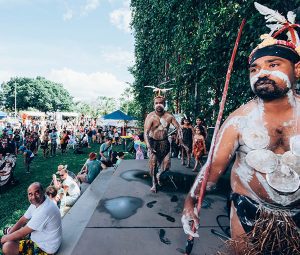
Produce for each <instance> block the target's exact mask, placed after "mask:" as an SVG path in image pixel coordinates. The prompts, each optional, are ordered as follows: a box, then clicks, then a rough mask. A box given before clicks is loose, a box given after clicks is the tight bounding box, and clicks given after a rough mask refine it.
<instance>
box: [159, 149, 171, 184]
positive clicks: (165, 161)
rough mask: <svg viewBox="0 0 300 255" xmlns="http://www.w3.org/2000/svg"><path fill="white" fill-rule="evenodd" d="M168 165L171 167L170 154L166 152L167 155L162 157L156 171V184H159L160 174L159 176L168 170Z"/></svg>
mask: <svg viewBox="0 0 300 255" xmlns="http://www.w3.org/2000/svg"><path fill="white" fill-rule="evenodd" d="M170 167H171V154H170V153H168V155H167V156H166V157H165V158H164V159H163V162H162V163H161V167H160V169H159V171H158V173H157V174H156V178H157V182H158V185H160V186H161V182H160V176H161V174H162V173H163V172H165V171H167V170H169V169H170Z"/></svg>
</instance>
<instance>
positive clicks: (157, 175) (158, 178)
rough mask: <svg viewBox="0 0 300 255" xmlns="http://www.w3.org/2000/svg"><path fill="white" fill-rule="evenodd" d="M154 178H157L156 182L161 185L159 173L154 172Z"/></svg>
mask: <svg viewBox="0 0 300 255" xmlns="http://www.w3.org/2000/svg"><path fill="white" fill-rule="evenodd" d="M156 179H157V184H158V185H159V186H161V182H160V173H157V174H156Z"/></svg>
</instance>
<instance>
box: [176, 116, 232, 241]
mask: <svg viewBox="0 0 300 255" xmlns="http://www.w3.org/2000/svg"><path fill="white" fill-rule="evenodd" d="M230 122H231V121H230V120H229V121H226V122H225V123H224V125H223V127H222V128H221V130H220V132H219V135H218V138H217V141H216V147H215V151H214V155H213V158H212V163H211V168H210V172H209V177H208V182H207V187H206V190H207V191H209V190H212V189H213V188H214V187H215V185H216V183H217V181H218V179H219V178H220V177H221V175H222V174H223V173H224V171H225V170H226V167H227V165H228V164H229V162H230V161H231V159H232V157H233V156H234V153H235V151H236V149H237V148H238V131H237V128H236V127H235V125H234V124H230ZM208 167H209V162H207V163H206V164H205V165H204V166H203V167H202V169H201V171H200V173H199V174H198V175H197V177H196V179H195V182H194V184H193V186H192V188H191V190H190V192H189V193H188V195H187V197H186V200H185V203H184V210H183V216H182V218H181V221H182V225H183V229H184V232H185V233H186V234H188V235H191V236H194V237H198V236H199V235H198V233H194V232H193V231H192V229H191V225H192V223H193V222H194V223H195V226H198V224H199V217H198V215H197V210H195V209H196V203H197V199H198V196H199V191H200V188H201V185H202V179H203V175H204V172H205V170H206V169H207V168H208Z"/></svg>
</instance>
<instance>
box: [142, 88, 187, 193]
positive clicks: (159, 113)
mask: <svg viewBox="0 0 300 255" xmlns="http://www.w3.org/2000/svg"><path fill="white" fill-rule="evenodd" d="M153 91H154V92H156V97H155V98H154V109H155V111H153V112H150V113H149V114H148V115H147V117H146V120H145V124H144V138H145V142H146V145H147V147H148V151H149V168H150V175H151V177H152V187H151V191H152V192H157V184H159V185H161V182H160V176H161V174H162V173H163V172H164V171H167V170H169V169H170V166H171V160H170V158H171V156H170V142H169V140H168V130H169V128H170V124H172V125H173V126H174V127H175V128H176V129H177V134H178V138H179V142H180V143H182V130H181V127H180V125H179V124H178V122H177V121H176V119H175V117H174V116H173V115H172V114H171V113H169V112H167V111H165V105H166V98H165V97H164V96H162V94H161V91H163V90H162V89H156V88H154V90H153ZM165 91H166V90H164V91H163V92H165Z"/></svg>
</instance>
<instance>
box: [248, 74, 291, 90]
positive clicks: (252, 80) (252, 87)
mask: <svg viewBox="0 0 300 255" xmlns="http://www.w3.org/2000/svg"><path fill="white" fill-rule="evenodd" d="M264 74H265V75H272V76H275V77H277V78H279V79H281V80H282V81H284V82H285V83H286V86H287V87H288V88H289V89H290V88H291V87H292V84H291V81H290V79H289V77H288V76H287V75H286V74H285V73H283V72H281V71H278V70H276V71H268V70H264V69H261V70H260V71H259V73H257V74H255V75H254V76H252V77H251V78H250V84H251V89H252V91H253V92H255V89H254V84H255V83H256V82H257V80H258V79H259V77H260V76H263V75H264Z"/></svg>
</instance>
